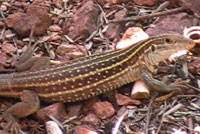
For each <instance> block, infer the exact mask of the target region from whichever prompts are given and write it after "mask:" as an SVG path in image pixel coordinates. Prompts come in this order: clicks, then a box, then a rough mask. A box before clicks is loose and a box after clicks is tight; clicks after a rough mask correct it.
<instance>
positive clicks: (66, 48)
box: [56, 42, 76, 56]
mask: <svg viewBox="0 0 200 134" xmlns="http://www.w3.org/2000/svg"><path fill="white" fill-rule="evenodd" d="M75 49H76V46H75V45H70V44H68V43H65V42H63V43H62V44H61V45H60V46H58V47H57V49H56V53H57V54H58V55H61V56H64V55H65V54H66V53H70V52H72V51H74V50H75Z"/></svg>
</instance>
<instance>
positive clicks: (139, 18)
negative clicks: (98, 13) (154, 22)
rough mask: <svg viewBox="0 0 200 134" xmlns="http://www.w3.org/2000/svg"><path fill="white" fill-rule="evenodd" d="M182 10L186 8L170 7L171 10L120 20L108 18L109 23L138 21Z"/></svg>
mask: <svg viewBox="0 0 200 134" xmlns="http://www.w3.org/2000/svg"><path fill="white" fill-rule="evenodd" d="M184 10H186V8H184V7H179V8H175V9H171V10H168V11H163V12H157V13H152V14H148V15H144V16H134V17H127V18H123V19H121V20H110V21H109V23H116V22H126V21H139V20H144V19H149V18H153V17H159V16H164V15H168V14H173V13H177V12H181V11H184Z"/></svg>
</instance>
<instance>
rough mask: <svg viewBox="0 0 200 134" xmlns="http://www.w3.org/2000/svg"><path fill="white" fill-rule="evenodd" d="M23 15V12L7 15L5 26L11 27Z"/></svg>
mask: <svg viewBox="0 0 200 134" xmlns="http://www.w3.org/2000/svg"><path fill="white" fill-rule="evenodd" d="M24 15H25V13H14V14H11V15H9V16H8V17H7V18H6V19H5V23H6V25H7V27H10V28H13V27H14V25H15V23H16V22H17V21H19V20H20V19H21V18H22V17H24Z"/></svg>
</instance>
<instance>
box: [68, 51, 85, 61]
mask: <svg viewBox="0 0 200 134" xmlns="http://www.w3.org/2000/svg"><path fill="white" fill-rule="evenodd" d="M70 56H71V57H72V58H73V59H76V58H80V57H83V56H84V54H83V53H82V52H77V51H76V52H71V53H70Z"/></svg>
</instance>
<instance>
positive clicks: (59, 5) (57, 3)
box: [53, 0, 63, 8]
mask: <svg viewBox="0 0 200 134" xmlns="http://www.w3.org/2000/svg"><path fill="white" fill-rule="evenodd" d="M53 4H54V5H55V6H56V7H57V8H62V7H63V5H62V0H53Z"/></svg>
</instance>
